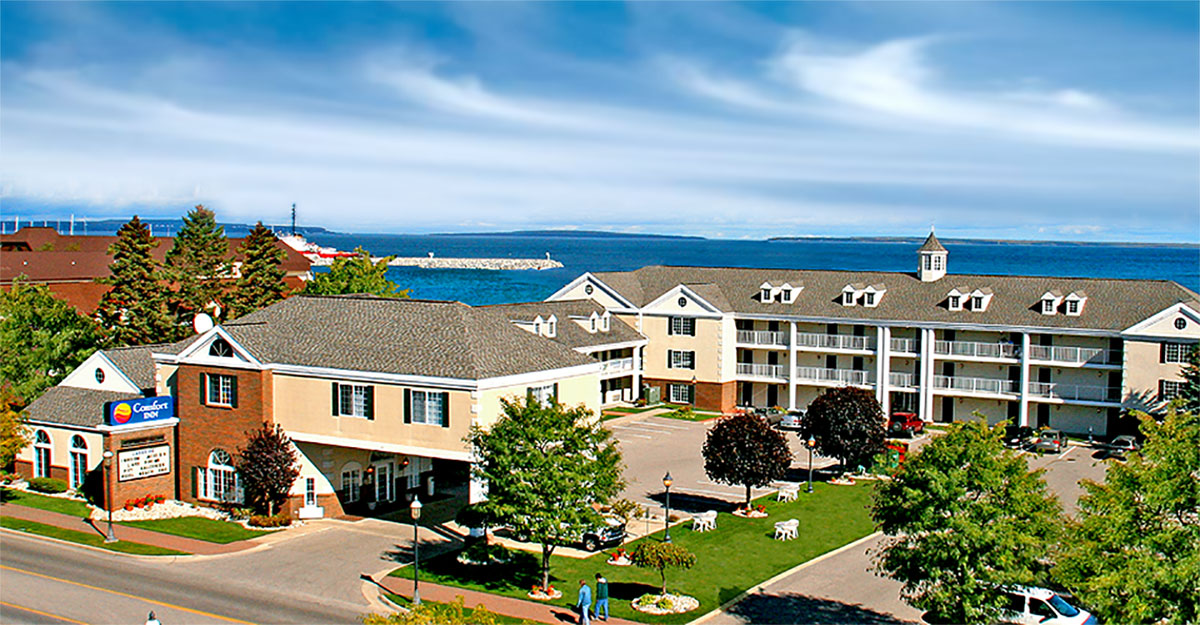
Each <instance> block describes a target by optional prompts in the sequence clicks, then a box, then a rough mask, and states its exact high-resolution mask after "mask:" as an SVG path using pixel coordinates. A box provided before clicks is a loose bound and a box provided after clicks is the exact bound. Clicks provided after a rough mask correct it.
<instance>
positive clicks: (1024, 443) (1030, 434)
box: [1004, 425, 1037, 449]
mask: <svg viewBox="0 0 1200 625" xmlns="http://www.w3.org/2000/svg"><path fill="white" fill-rule="evenodd" d="M1035 436H1037V430H1035V429H1033V428H1031V427H1029V426H1027V425H1010V426H1007V427H1005V428H1004V445H1005V447H1009V448H1012V449H1025V448H1027V447H1029V446H1030V445H1031V444H1032V442H1033V438H1034V437H1035Z"/></svg>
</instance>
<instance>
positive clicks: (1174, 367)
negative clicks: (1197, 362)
mask: <svg viewBox="0 0 1200 625" xmlns="http://www.w3.org/2000/svg"><path fill="white" fill-rule="evenodd" d="M1161 354H1162V346H1161V344H1160V343H1158V342H1150V341H1126V342H1125V384H1124V387H1123V388H1122V389H1121V395H1122V397H1124V398H1125V405H1126V407H1127V408H1134V409H1138V410H1158V409H1160V408H1161V407H1162V406H1163V402H1160V401H1159V400H1158V381H1159V380H1181V379H1182V378H1183V364H1181V363H1173V362H1172V363H1163V362H1160V360H1161V359H1162V356H1161Z"/></svg>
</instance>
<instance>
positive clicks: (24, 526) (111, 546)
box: [0, 516, 187, 556]
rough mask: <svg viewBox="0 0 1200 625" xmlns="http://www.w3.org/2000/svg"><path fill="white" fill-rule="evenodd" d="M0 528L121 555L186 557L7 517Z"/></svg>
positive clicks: (3, 517)
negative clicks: (108, 541) (116, 552)
mask: <svg viewBox="0 0 1200 625" xmlns="http://www.w3.org/2000/svg"><path fill="white" fill-rule="evenodd" d="M0 527H3V528H5V529H10V530H17V531H19V532H26V533H28V534H37V535H39V536H48V537H50V538H57V539H59V540H66V541H70V542H73V543H79V544H81V545H90V546H92V547H100V548H101V549H108V550H109V551H120V552H121V553H133V554H138V555H143V556H180V555H187V553H186V552H183V551H175V550H174V549H163V548H162V547H155V546H153V545H143V544H142V543H131V542H129V541H125V540H122V541H120V542H115V543H106V542H104V537H103V536H100V535H99V534H96V533H94V532H80V531H76V530H69V529H63V528H61V527H55V526H53V525H46V524H44V523H38V522H36V521H25V520H23V519H15V518H13V517H9V516H0Z"/></svg>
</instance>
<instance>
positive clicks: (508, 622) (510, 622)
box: [384, 592, 540, 625]
mask: <svg viewBox="0 0 1200 625" xmlns="http://www.w3.org/2000/svg"><path fill="white" fill-rule="evenodd" d="M384 595H386V596H387V598H388V599H389V600H390V601H391V602H392V603H395V604H396V605H400V606H404V607H406V608H407V607H409V606H410V605H412V600H410V599H409V598H408V597H405V596H402V595H397V594H393V593H390V592H388V593H384ZM421 603H422V604H425V603H432V604H434V605H448V604H445V603H439V602H437V601H429V600H427V599H422V600H421ZM489 611H490V610H489ZM473 614H475V610H474V609H473V608H471V607H469V606H464V607H463V616H466V617H468V618H470V617H471V616H472V615H473ZM492 616H494V617H495V619H496V625H540V623H538V621H531V620H529V619H524V618H517V617H515V616H508V615H505V614H496V613H495V612H492Z"/></svg>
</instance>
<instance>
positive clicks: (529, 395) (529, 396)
mask: <svg viewBox="0 0 1200 625" xmlns="http://www.w3.org/2000/svg"><path fill="white" fill-rule="evenodd" d="M525 403H527V404H532V403H533V387H532V386H526V387H525Z"/></svg>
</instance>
